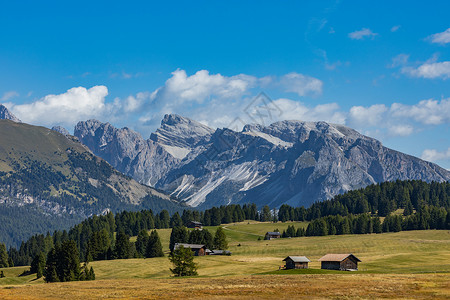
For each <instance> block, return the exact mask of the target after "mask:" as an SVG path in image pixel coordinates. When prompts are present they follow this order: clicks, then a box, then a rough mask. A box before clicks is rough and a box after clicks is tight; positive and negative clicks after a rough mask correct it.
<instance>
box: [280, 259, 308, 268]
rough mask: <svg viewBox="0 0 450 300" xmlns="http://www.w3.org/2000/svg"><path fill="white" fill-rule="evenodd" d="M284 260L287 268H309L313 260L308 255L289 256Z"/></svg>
mask: <svg viewBox="0 0 450 300" xmlns="http://www.w3.org/2000/svg"><path fill="white" fill-rule="evenodd" d="M283 261H285V262H286V269H308V263H309V262H311V261H310V260H309V259H308V258H307V257H306V256H288V257H286V258H285V259H283Z"/></svg>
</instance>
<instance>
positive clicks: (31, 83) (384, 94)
mask: <svg viewBox="0 0 450 300" xmlns="http://www.w3.org/2000/svg"><path fill="white" fill-rule="evenodd" d="M92 2H93V1H71V2H68V1H54V2H53V1H41V2H40V3H38V2H37V1H2V3H1V4H0V5H1V6H0V37H1V38H0V102H2V103H3V104H4V105H6V106H7V107H8V108H10V109H11V110H12V111H13V112H14V113H15V114H16V115H17V116H18V117H19V118H20V119H22V120H23V121H25V122H28V123H31V124H35V125H43V126H47V127H51V126H53V125H62V126H64V127H66V128H67V129H69V130H70V131H71V130H72V129H73V126H74V125H75V124H76V122H77V121H80V120H86V119H90V118H96V119H99V120H101V121H108V122H110V123H112V124H114V125H115V126H119V127H122V126H127V127H130V128H133V129H135V130H137V131H139V132H140V133H141V134H142V135H143V136H144V137H148V135H149V134H150V133H151V132H152V131H154V130H155V129H156V128H157V126H158V124H159V122H160V120H161V118H162V116H163V115H164V114H165V113H178V114H181V115H184V116H187V117H191V118H194V119H196V120H199V121H201V122H204V123H205V124H207V125H210V126H213V127H226V126H229V125H230V124H231V123H232V122H233V120H235V119H236V118H239V119H240V120H242V122H244V123H246V122H252V121H254V120H252V119H251V118H248V115H247V114H245V108H246V107H247V106H248V105H249V104H250V103H252V99H254V97H255V96H256V95H258V94H259V93H260V92H264V93H265V94H266V95H268V96H269V97H270V98H271V99H272V100H273V102H272V103H273V105H275V106H276V107H277V108H278V109H279V111H280V114H277V115H274V116H272V117H271V119H270V120H266V122H267V123H270V122H269V121H277V120H281V119H298V120H306V121H319V120H324V121H329V122H334V123H341V124H345V125H348V126H350V127H353V128H355V129H357V130H359V131H360V132H362V133H364V134H367V135H369V136H372V137H375V138H377V139H380V140H381V141H382V142H383V144H384V145H386V146H388V147H391V148H393V149H396V150H399V151H402V152H406V153H409V154H412V155H415V156H418V157H422V158H424V159H427V160H430V161H434V162H437V163H438V164H440V165H441V166H443V167H445V168H447V169H450V126H449V124H450V84H449V83H450V51H449V50H450V22H449V21H448V12H449V11H450V2H448V1H436V2H432V3H431V2H430V3H424V2H422V1H378V2H376V5H375V4H372V5H369V4H368V3H367V2H363V1H307V2H306V1H283V2H282V3H276V2H272V1H254V2H250V1H226V2H224V1H221V2H212V1H197V2H195V3H192V2H185V1H183V2H181V1H180V2H174V1H164V2H162V1H161V2H160V3H159V2H158V3H151V2H149V1H142V2H138V1H134V2H129V3H124V2H122V3H121V2H114V1H105V2H100V1H96V2H95V3H92ZM265 125H267V124H265Z"/></svg>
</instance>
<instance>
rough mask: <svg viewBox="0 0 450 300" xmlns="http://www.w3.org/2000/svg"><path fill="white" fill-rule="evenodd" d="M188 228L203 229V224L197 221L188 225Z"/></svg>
mask: <svg viewBox="0 0 450 300" xmlns="http://www.w3.org/2000/svg"><path fill="white" fill-rule="evenodd" d="M188 228H194V229H202V228H203V226H202V223H200V222H197V221H191V222H190V223H189V225H188Z"/></svg>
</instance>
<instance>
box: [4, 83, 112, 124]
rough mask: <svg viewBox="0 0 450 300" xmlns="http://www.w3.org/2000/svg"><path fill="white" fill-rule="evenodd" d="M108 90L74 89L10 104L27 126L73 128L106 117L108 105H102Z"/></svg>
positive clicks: (101, 88) (103, 88) (95, 87)
mask: <svg viewBox="0 0 450 300" xmlns="http://www.w3.org/2000/svg"><path fill="white" fill-rule="evenodd" d="M107 95H108V89H107V88H106V87H105V86H94V87H92V88H90V89H86V88H84V87H75V88H71V89H69V90H68V91H67V92H65V93H63V94H59V95H47V96H45V97H44V98H41V99H39V100H37V101H35V102H33V103H30V104H20V105H13V106H12V107H11V110H12V111H13V113H14V114H15V115H16V116H18V117H19V118H20V119H21V120H23V121H24V122H26V123H31V124H39V125H44V126H53V125H55V124H60V125H65V126H67V127H68V128H70V127H72V126H73V125H74V124H76V123H77V122H78V121H80V120H86V119H89V118H98V117H100V116H103V115H105V114H106V112H107V111H108V110H109V109H110V108H111V105H106V104H105V97H106V96H107Z"/></svg>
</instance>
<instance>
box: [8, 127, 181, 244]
mask: <svg viewBox="0 0 450 300" xmlns="http://www.w3.org/2000/svg"><path fill="white" fill-rule="evenodd" d="M182 207H183V206H181V205H180V204H179V202H178V201H176V199H174V198H171V197H169V196H167V195H166V194H164V193H162V192H160V191H157V190H155V189H153V188H151V187H148V186H145V185H142V184H139V183H138V182H136V181H135V180H134V179H132V178H130V177H127V176H124V175H123V174H122V173H120V172H118V171H116V170H115V169H114V168H113V167H112V166H111V165H109V164H108V163H107V162H106V161H104V160H103V159H101V158H99V157H96V156H95V155H93V154H92V153H91V152H90V151H89V149H88V148H87V147H85V146H84V145H82V144H81V143H79V142H78V141H76V140H75V139H74V138H71V137H68V138H66V137H65V136H64V135H62V134H60V133H57V132H56V131H53V130H50V129H47V128H44V127H37V126H31V125H27V124H24V123H16V122H13V121H10V120H0V224H1V227H0V240H1V241H3V242H4V243H6V244H7V245H17V243H18V242H20V241H21V240H24V239H25V238H27V237H29V236H31V235H32V234H35V233H39V232H45V231H47V230H52V231H53V230H54V229H57V228H63V227H65V228H67V227H69V226H71V225H73V224H75V223H77V222H80V221H81V220H83V219H85V218H86V217H89V216H91V215H93V214H102V213H105V212H107V211H114V212H117V211H122V210H138V209H153V210H154V211H160V210H162V209H167V210H169V211H171V212H174V211H178V210H182Z"/></svg>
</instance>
